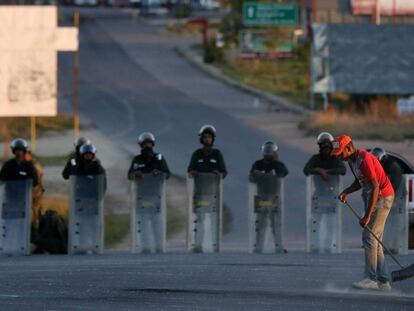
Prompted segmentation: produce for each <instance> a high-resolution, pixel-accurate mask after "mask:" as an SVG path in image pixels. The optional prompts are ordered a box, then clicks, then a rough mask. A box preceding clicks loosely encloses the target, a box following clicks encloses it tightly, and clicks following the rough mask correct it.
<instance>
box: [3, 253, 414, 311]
mask: <svg viewBox="0 0 414 311" xmlns="http://www.w3.org/2000/svg"><path fill="white" fill-rule="evenodd" d="M361 255H362V254H361V252H356V253H355V252H352V253H348V254H343V255H340V256H328V255H325V256H323V255H305V254H304V253H301V252H294V253H290V254H288V255H249V254H241V253H224V254H199V255H197V254H165V255H141V256H139V255H131V254H123V253H115V254H105V255H102V256H75V257H68V256H32V257H20V258H11V259H2V260H1V261H0V275H1V282H0V306H1V310H291V311H293V310H337V311H339V310H344V311H345V310H399V311H402V310H407V311H408V310H412V308H413V304H414V289H413V286H412V285H413V283H412V282H411V283H408V282H406V283H405V284H403V283H401V284H398V285H396V286H395V288H394V290H393V291H392V292H387V293H383V292H375V291H364V292H362V291H356V290H352V289H351V288H350V283H351V282H352V281H354V280H355V279H357V278H358V277H359V273H360V259H361V258H360V257H361ZM410 284H411V286H410Z"/></svg>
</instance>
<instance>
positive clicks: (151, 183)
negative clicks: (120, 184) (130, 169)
mask: <svg viewBox="0 0 414 311" xmlns="http://www.w3.org/2000/svg"><path fill="white" fill-rule="evenodd" d="M131 187H132V188H131V202H132V206H131V236H132V252H133V253H154V252H156V253H163V252H165V240H166V222H167V215H166V195H165V192H166V191H165V176H164V175H163V174H162V175H158V176H154V175H152V174H145V175H144V177H143V178H141V179H138V178H137V179H135V180H134V181H133V182H132V185H131Z"/></svg>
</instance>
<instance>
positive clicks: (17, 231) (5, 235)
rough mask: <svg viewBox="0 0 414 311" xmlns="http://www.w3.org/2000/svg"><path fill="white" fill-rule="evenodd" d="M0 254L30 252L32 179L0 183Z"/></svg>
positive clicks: (24, 253) (27, 253)
mask: <svg viewBox="0 0 414 311" xmlns="http://www.w3.org/2000/svg"><path fill="white" fill-rule="evenodd" d="M0 204H1V206H0V209H1V224H0V254H5V255H29V254H30V217H31V207H32V180H31V179H27V180H12V181H5V182H2V183H1V184H0Z"/></svg>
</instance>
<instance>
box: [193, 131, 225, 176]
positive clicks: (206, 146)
mask: <svg viewBox="0 0 414 311" xmlns="http://www.w3.org/2000/svg"><path fill="white" fill-rule="evenodd" d="M198 136H199V139H200V143H201V144H202V145H203V147H202V148H200V149H197V150H196V151H194V153H193V154H192V156H191V161H190V164H189V165H188V169H187V172H188V174H189V175H190V176H192V177H194V176H195V175H197V173H214V174H217V175H220V177H221V178H225V177H226V175H227V169H226V164H225V162H224V158H223V155H222V153H221V151H220V150H219V149H216V148H213V146H214V141H215V139H216V129H215V128H214V126H212V125H204V126H202V127H201V129H200V131H199V133H198Z"/></svg>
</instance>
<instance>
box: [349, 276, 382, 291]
mask: <svg viewBox="0 0 414 311" xmlns="http://www.w3.org/2000/svg"><path fill="white" fill-rule="evenodd" d="M352 287H353V288H357V289H373V290H378V289H379V287H378V283H377V282H375V281H373V280H371V279H368V278H365V279H363V280H362V281H359V282H355V283H352Z"/></svg>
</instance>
